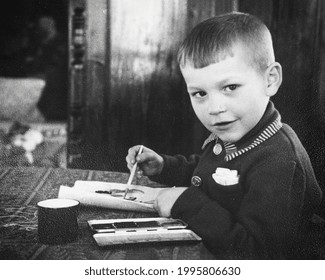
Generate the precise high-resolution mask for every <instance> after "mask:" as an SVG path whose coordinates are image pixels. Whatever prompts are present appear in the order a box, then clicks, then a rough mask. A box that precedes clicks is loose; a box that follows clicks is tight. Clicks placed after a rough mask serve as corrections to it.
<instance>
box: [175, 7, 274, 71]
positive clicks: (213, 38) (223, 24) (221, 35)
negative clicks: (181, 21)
mask: <svg viewBox="0 0 325 280" xmlns="http://www.w3.org/2000/svg"><path fill="white" fill-rule="evenodd" d="M235 42H241V43H243V45H244V46H246V47H247V50H248V51H249V52H250V53H251V59H250V61H251V63H252V66H253V67H256V69H258V70H260V71H265V69H266V68H267V67H268V66H269V65H270V64H271V63H272V62H274V60H275V58H274V50H273V44H272V37H271V33H270V31H269V29H268V28H267V27H266V25H265V24H264V23H263V22H262V21H261V20H260V19H258V18H257V17H255V16H253V15H250V14H246V13H239V12H232V13H227V14H223V15H219V16H215V17H212V18H209V19H207V20H205V21H203V22H201V23H199V24H198V25H197V26H195V27H194V28H193V30H192V31H191V32H190V34H189V35H188V36H187V38H186V39H185V40H184V42H183V44H182V45H181V47H180V49H179V52H178V63H179V65H180V66H181V67H184V66H185V65H188V64H190V65H191V66H193V67H194V68H203V67H206V66H208V65H210V64H213V63H216V62H219V61H220V60H222V59H224V58H225V57H226V56H228V55H231V51H232V49H231V47H232V45H233V44H234V43H235Z"/></svg>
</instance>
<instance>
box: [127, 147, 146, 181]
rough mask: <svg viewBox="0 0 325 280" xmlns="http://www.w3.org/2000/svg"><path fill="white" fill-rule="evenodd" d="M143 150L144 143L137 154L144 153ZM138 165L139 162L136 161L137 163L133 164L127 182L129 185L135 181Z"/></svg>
mask: <svg viewBox="0 0 325 280" xmlns="http://www.w3.org/2000/svg"><path fill="white" fill-rule="evenodd" d="M142 151H143V145H141V146H140V149H139V151H138V154H137V156H138V155H140V154H141V153H142ZM137 166H138V162H136V163H135V164H134V165H133V167H132V170H131V173H130V177H129V180H128V182H127V183H126V184H127V185H131V183H132V181H133V178H134V175H135V172H136V170H137Z"/></svg>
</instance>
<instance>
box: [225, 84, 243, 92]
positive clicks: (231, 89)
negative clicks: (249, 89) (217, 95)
mask: <svg viewBox="0 0 325 280" xmlns="http://www.w3.org/2000/svg"><path fill="white" fill-rule="evenodd" d="M238 87H239V85H229V86H226V87H225V88H224V89H225V91H227V92H230V91H234V90H236V89H237V88H238Z"/></svg>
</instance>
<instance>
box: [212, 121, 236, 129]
mask: <svg viewBox="0 0 325 280" xmlns="http://www.w3.org/2000/svg"><path fill="white" fill-rule="evenodd" d="M235 121H236V120H234V121H227V122H218V123H215V124H213V126H215V127H218V128H225V127H226V126H228V125H230V124H232V123H234V122H235Z"/></svg>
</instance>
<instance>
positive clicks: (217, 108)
mask: <svg viewBox="0 0 325 280" xmlns="http://www.w3.org/2000/svg"><path fill="white" fill-rule="evenodd" d="M208 110H209V114H210V115H217V114H220V113H222V112H225V111H226V101H225V100H224V98H223V97H217V96H212V97H211V98H210V100H209V108H208Z"/></svg>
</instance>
